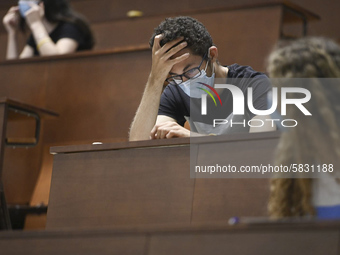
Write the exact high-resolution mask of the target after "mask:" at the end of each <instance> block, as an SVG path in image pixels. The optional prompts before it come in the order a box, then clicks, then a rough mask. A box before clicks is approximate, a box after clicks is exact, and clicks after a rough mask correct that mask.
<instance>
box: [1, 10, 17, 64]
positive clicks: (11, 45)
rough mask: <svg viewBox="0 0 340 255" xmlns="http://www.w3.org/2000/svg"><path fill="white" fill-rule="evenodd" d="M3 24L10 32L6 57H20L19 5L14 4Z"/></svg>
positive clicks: (8, 32)
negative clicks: (18, 44) (18, 36)
mask: <svg viewBox="0 0 340 255" xmlns="http://www.w3.org/2000/svg"><path fill="white" fill-rule="evenodd" d="M3 24H4V26H5V29H6V31H7V34H8V38H7V51H6V59H16V58H17V57H18V46H17V31H18V26H19V7H18V6H13V7H11V8H10V9H9V11H8V12H7V14H6V15H5V16H4V18H3Z"/></svg>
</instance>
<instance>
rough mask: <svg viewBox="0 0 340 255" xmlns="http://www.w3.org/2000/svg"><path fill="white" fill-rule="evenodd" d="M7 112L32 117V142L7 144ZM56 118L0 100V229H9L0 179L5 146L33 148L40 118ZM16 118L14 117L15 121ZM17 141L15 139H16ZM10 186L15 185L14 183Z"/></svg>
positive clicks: (43, 111)
mask: <svg viewBox="0 0 340 255" xmlns="http://www.w3.org/2000/svg"><path fill="white" fill-rule="evenodd" d="M9 111H14V112H15V113H18V114H19V115H28V116H33V117H34V118H35V120H36V126H35V137H34V141H32V142H26V141H24V142H20V141H19V142H15V141H12V142H11V144H10V143H9V142H8V138H7V132H6V129H7V125H8V124H7V123H8V118H9ZM51 116H54V117H55V116H58V114H56V113H54V112H52V111H49V110H46V109H42V108H38V107H35V106H32V105H28V104H24V103H21V102H18V101H15V100H12V99H8V98H0V229H10V228H11V224H10V220H9V215H8V210H7V205H6V196H5V191H4V188H3V179H2V168H3V165H4V149H5V146H6V145H9V144H10V145H12V146H24V147H28V146H35V145H36V144H37V143H38V140H39V132H40V118H44V117H51ZM16 118H17V116H16V117H15V119H16ZM16 140H17V139H16ZM12 185H16V183H15V182H14V183H13V184H12Z"/></svg>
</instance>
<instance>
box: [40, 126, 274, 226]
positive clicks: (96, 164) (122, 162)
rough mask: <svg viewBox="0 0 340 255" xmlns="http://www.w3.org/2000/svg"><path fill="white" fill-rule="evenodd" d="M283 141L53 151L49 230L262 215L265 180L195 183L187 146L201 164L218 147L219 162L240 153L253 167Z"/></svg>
mask: <svg viewBox="0 0 340 255" xmlns="http://www.w3.org/2000/svg"><path fill="white" fill-rule="evenodd" d="M278 138H279V134H278V133H276V132H269V133H257V134H239V135H228V136H217V137H201V138H196V139H191V140H190V139H189V138H187V139H179V138H178V139H170V140H153V141H141V142H131V143H117V144H103V145H83V146H66V147H55V148H51V152H52V153H53V154H55V155H54V164H53V174H52V185H51V192H50V202H49V208H48V212H47V226H46V228H47V229H65V228H72V229H80V228H88V227H90V228H94V227H116V226H131V225H133V226H135V225H141V224H142V225H143V224H180V223H181V224H189V223H198V222H203V223H204V222H216V221H218V222H227V220H228V219H229V217H232V216H264V215H266V212H267V200H268V194H269V183H268V179H227V178H223V179H205V178H204V179H194V178H190V171H189V169H190V147H191V146H190V145H192V146H194V148H195V149H194V150H196V151H198V153H199V155H198V157H197V158H198V159H200V158H201V157H200V155H206V154H207V153H209V152H208V151H209V149H211V146H212V145H213V144H215V145H218V147H220V146H222V147H223V148H224V149H222V150H220V151H219V156H220V157H223V158H226V157H228V158H230V159H236V160H237V159H240V157H239V155H240V154H242V157H241V158H242V160H243V161H242V162H243V163H244V164H248V165H251V164H255V163H256V164H257V163H258V162H259V161H261V162H262V163H270V162H271V161H272V156H273V153H274V150H275V148H276V145H277V142H278ZM190 141H191V143H190ZM256 144H257V145H258V146H256ZM253 146H255V147H253ZM236 148H237V149H236ZM216 156H217V155H215V157H216ZM259 159H261V160H259Z"/></svg>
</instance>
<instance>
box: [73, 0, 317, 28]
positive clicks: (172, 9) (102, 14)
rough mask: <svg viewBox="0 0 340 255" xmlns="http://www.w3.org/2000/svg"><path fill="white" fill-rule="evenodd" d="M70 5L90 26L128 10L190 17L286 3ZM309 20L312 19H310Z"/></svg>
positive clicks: (94, 1)
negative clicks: (197, 14) (82, 15)
mask: <svg viewBox="0 0 340 255" xmlns="http://www.w3.org/2000/svg"><path fill="white" fill-rule="evenodd" d="M71 3H72V6H73V7H74V9H76V10H77V11H78V12H80V13H82V14H84V15H85V16H86V17H87V18H88V19H89V20H90V21H91V22H92V23H94V22H103V21H109V20H117V19H124V18H126V17H127V12H128V11H129V10H140V11H142V12H143V14H144V16H145V17H149V16H157V15H164V14H166V15H167V16H178V15H193V14H195V13H203V12H209V11H216V10H235V9H244V8H254V7H256V6H265V5H267V6H268V5H280V4H283V3H288V1H282V0H228V1H221V0H211V1H209V4H207V1H206V0H195V1H193V0H191V1H180V0H173V1H171V2H170V1H162V2H159V1H157V0H147V1H129V2H126V1H123V0H118V1H113V0H100V1H98V0H81V1H79V0H73V1H71ZM311 18H313V16H311Z"/></svg>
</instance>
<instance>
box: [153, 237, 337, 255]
mask: <svg viewBox="0 0 340 255" xmlns="http://www.w3.org/2000/svg"><path fill="white" fill-rule="evenodd" d="M283 240H284V241H283ZM338 241H339V233H338V232H335V231H334V232H332V233H328V234H326V233H314V232H293V231H291V232H285V233H280V232H269V233H248V234H246V235H245V234H241V233H230V234H223V233H211V234H205V235H204V234H203V235H192V234H191V235H189V234H179V235H163V236H156V237H152V238H151V241H150V247H151V249H150V252H149V254H150V255H156V254H164V255H167V254H169V255H170V254H196V255H205V254H216V255H224V254H234V255H253V254H262V255H263V254H276V255H286V254H308V255H310V254H315V255H316V254H318V255H322V254H334V255H335V254H337V245H338ZM174 244H176V245H174Z"/></svg>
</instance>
